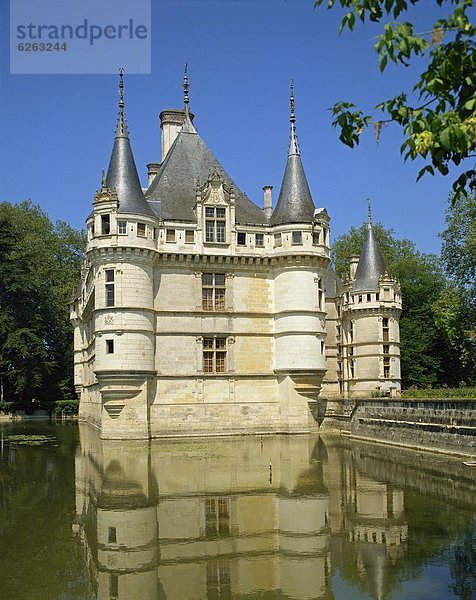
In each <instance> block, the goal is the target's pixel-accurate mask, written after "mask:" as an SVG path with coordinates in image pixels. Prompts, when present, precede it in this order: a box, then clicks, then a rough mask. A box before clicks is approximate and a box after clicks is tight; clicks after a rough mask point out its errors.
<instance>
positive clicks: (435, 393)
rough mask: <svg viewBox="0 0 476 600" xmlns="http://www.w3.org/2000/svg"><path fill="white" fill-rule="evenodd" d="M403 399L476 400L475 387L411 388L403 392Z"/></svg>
mask: <svg viewBox="0 0 476 600" xmlns="http://www.w3.org/2000/svg"><path fill="white" fill-rule="evenodd" d="M402 397H403V398H429V399H432V398H441V399H445V398H476V388H475V387H465V386H461V387H457V388H449V387H439V388H424V389H417V388H411V389H409V390H404V391H403V392H402Z"/></svg>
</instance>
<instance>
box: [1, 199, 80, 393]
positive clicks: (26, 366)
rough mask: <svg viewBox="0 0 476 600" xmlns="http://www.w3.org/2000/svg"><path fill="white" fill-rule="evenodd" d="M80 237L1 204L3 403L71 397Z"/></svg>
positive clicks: (41, 216) (27, 208)
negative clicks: (72, 305)
mask: <svg viewBox="0 0 476 600" xmlns="http://www.w3.org/2000/svg"><path fill="white" fill-rule="evenodd" d="M83 246H84V240H83V235H82V233H81V232H78V231H75V230H74V229H72V228H71V227H69V225H67V224H65V223H58V224H57V225H56V226H54V225H53V224H52V223H51V221H50V220H49V218H48V217H47V215H46V214H45V213H44V212H43V211H42V210H41V209H40V208H39V207H38V206H35V205H33V204H32V203H31V202H23V203H21V204H18V205H13V204H10V203H8V202H3V203H1V204H0V381H1V387H2V394H3V398H4V400H14V401H22V402H26V403H31V400H32V399H33V398H36V399H38V400H50V401H53V400H58V399H61V398H65V397H68V396H69V397H70V396H71V395H72V394H73V387H72V331H71V327H70V324H69V316H68V302H69V300H70V297H71V293H72V291H73V289H74V285H75V283H76V282H77V280H78V279H79V271H80V265H81V252H82V248H83Z"/></svg>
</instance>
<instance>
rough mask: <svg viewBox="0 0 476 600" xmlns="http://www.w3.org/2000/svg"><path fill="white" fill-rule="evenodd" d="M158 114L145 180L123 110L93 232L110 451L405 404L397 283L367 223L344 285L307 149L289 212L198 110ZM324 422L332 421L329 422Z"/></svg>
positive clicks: (88, 392) (87, 394)
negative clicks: (248, 188) (388, 402)
mask: <svg viewBox="0 0 476 600" xmlns="http://www.w3.org/2000/svg"><path fill="white" fill-rule="evenodd" d="M183 88H184V109H183V110H177V109H171V110H164V111H162V112H161V114H160V120H161V131H162V157H161V162H160V163H155V162H153V163H150V164H149V165H147V166H148V188H147V189H143V188H142V187H141V182H140V179H139V175H138V172H137V169H136V165H135V161H134V157H133V153H132V148H131V142H130V139H129V132H128V127H127V124H126V118H125V109H124V93H123V92H124V82H123V73H122V72H121V74H120V82H119V117H118V121H117V127H116V134H115V140H114V146H113V150H112V155H111V159H110V163H109V168H108V171H107V174H106V175H104V174H103V178H102V183H101V189H100V190H98V191H97V193H96V194H95V196H94V201H93V210H92V212H91V214H90V215H89V217H88V218H87V247H86V251H85V259H84V265H83V272H82V277H81V283H80V287H79V290H78V293H77V294H76V295H75V297H74V299H73V301H72V304H71V319H72V322H73V325H74V363H75V367H74V369H75V372H74V378H75V386H76V390H77V393H78V395H79V397H80V413H79V416H80V420H83V421H87V422H89V423H90V424H92V425H95V426H96V427H98V428H99V429H100V432H101V437H103V438H119V439H121V438H150V437H162V436H192V435H223V434H244V433H273V432H281V433H297V432H312V431H316V430H318V429H319V424H320V423H321V422H322V419H323V418H324V419H325V418H327V419H328V420H330V419H331V418H338V417H339V415H340V414H341V413H342V404H343V400H344V399H346V398H356V397H369V396H370V395H371V394H372V393H375V392H376V391H377V392H378V393H385V394H389V395H397V394H398V393H399V390H400V348H399V315H400V312H401V297H400V290H399V286H398V282H397V281H396V280H394V279H392V278H391V277H389V276H388V274H387V273H386V270H385V265H384V261H383V258H382V255H381V252H380V250H379V247H378V242H377V240H376V237H375V233H374V230H373V227H372V223H371V219H370V216H369V224H368V229H367V234H366V238H365V242H364V246H363V248H362V252H361V255H360V258H358V257H355V258H354V259H352V264H351V271H350V274H349V278H348V280H347V281H346V282H345V283H343V282H341V281H340V279H339V278H338V277H337V275H336V274H335V272H334V271H333V270H332V268H331V267H330V265H329V263H330V229H329V221H330V218H329V215H328V213H327V211H326V209H325V208H316V207H315V205H314V202H313V200H312V197H311V192H310V189H309V185H308V182H307V179H306V175H305V172H304V168H303V164H302V160H301V153H300V149H299V145H298V140H297V135H296V118H295V111H294V93H293V87H292V86H291V98H290V144H289V153H288V157H287V163H286V168H285V172H284V176H283V181H282V184H281V190H280V193H279V197H278V201H277V203H276V205H275V206H274V209H273V203H272V187H271V186H265V187H264V188H263V189H264V207H263V208H260V207H258V206H257V205H256V204H254V203H253V202H252V201H251V200H250V199H249V198H248V197H247V196H246V194H244V193H243V192H242V191H241V190H240V189H239V187H238V186H237V185H236V184H235V182H234V181H233V180H232V179H231V177H230V176H229V175H228V174H227V172H226V171H225V170H224V168H223V167H222V166H221V164H220V163H219V162H218V160H217V159H216V158H215V156H214V155H213V154H212V152H211V151H210V150H209V149H208V147H207V146H206V144H205V143H204V141H203V140H202V138H201V137H200V135H199V134H198V133H197V130H196V129H195V126H194V123H193V121H194V115H193V114H192V113H191V112H190V109H189V85H188V77H187V74H186V73H185V77H184V83H183ZM324 422H325V421H324Z"/></svg>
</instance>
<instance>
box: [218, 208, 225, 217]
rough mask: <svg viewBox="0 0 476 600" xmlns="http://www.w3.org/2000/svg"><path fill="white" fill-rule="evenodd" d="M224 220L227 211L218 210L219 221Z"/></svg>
mask: <svg viewBox="0 0 476 600" xmlns="http://www.w3.org/2000/svg"><path fill="white" fill-rule="evenodd" d="M224 218H225V209H224V208H217V219H224Z"/></svg>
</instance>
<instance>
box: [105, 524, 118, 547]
mask: <svg viewBox="0 0 476 600" xmlns="http://www.w3.org/2000/svg"><path fill="white" fill-rule="evenodd" d="M107 541H108V543H109V544H115V543H116V542H117V532H116V528H115V527H109V532H108V536H107Z"/></svg>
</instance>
